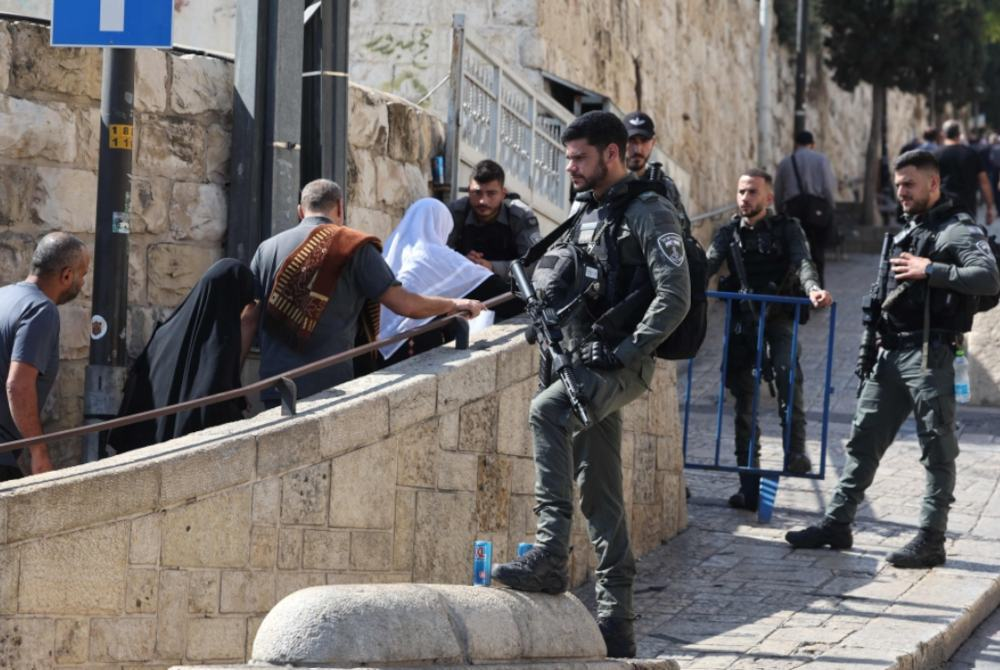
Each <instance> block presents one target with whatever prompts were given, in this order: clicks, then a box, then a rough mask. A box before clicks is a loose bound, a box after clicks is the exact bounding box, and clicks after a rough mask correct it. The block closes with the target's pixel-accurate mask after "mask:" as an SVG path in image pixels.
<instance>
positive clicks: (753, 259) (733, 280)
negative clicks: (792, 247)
mask: <svg viewBox="0 0 1000 670" xmlns="http://www.w3.org/2000/svg"><path fill="white" fill-rule="evenodd" d="M740 220H741V219H739V218H734V219H733V221H732V222H731V223H730V224H729V225H730V226H732V234H733V235H736V234H738V235H739V239H740V249H741V250H742V251H743V265H744V266H745V267H746V271H747V283H748V284H750V289H751V290H752V291H753V292H754V293H763V294H770V295H774V294H776V293H777V292H778V288H779V287H780V286H781V283H782V282H783V281H784V279H785V276H786V275H787V274H788V270H789V267H788V264H789V263H790V261H791V255H790V253H789V249H788V244H787V231H786V230H785V226H786V225H787V224H788V219H786V218H785V217H783V216H781V215H777V216H772V217H768V218H766V219H763V220H761V221H759V222H758V223H757V224H756V225H754V226H753V227H752V228H749V227H742V226H741V225H740ZM738 282H739V280H738V279H737V277H736V276H735V273H734V274H733V275H730V277H729V278H728V279H727V282H726V285H725V286H724V288H725V289H726V290H729V291H736V290H739V285H738Z"/></svg>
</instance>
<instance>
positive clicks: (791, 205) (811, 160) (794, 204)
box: [774, 130, 837, 285]
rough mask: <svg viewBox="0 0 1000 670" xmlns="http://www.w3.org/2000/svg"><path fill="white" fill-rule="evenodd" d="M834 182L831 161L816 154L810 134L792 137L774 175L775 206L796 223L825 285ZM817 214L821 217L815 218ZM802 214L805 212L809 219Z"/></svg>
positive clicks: (835, 187)
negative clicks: (789, 149) (790, 147)
mask: <svg viewBox="0 0 1000 670" xmlns="http://www.w3.org/2000/svg"><path fill="white" fill-rule="evenodd" d="M836 193H837V178H836V177H834V175H833V168H832V167H831V166H830V159H829V158H827V157H826V156H824V155H823V154H822V153H820V152H818V151H816V141H815V139H814V138H813V134H812V133H811V132H809V131H808V130H803V131H802V132H800V133H798V134H797V135H796V136H795V150H794V151H793V152H792V153H791V155H789V156H786V157H785V158H784V160H782V161H781V163H779V164H778V171H777V173H776V174H775V175H774V203H775V209H777V210H778V213H779V214H784V215H786V216H792V217H795V218H798V219H799V223H800V224H801V225H802V228H803V230H805V233H806V239H807V240H808V241H809V249H810V251H811V253H812V260H813V263H815V265H816V271H817V272H819V279H820V283H821V284H824V285H825V282H824V270H825V267H826V245H827V238H828V237H829V236H830V233H831V232H832V231H831V228H832V227H833V206H834V198H835V197H836ZM819 210H822V211H823V214H822V215H821V216H816V214H817V213H818V211H819ZM803 212H808V215H806V214H804V213H803Z"/></svg>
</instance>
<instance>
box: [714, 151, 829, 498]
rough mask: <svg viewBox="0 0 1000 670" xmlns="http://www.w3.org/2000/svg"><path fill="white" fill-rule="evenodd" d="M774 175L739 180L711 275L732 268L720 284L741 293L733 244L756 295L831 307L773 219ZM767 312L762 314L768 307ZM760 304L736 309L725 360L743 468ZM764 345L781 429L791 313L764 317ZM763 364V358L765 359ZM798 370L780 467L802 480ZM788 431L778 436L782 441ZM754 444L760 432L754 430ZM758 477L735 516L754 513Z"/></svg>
mask: <svg viewBox="0 0 1000 670" xmlns="http://www.w3.org/2000/svg"><path fill="white" fill-rule="evenodd" d="M771 187H772V180H771V175H769V174H768V173H767V172H765V171H763V170H758V169H753V170H748V171H746V172H745V173H743V175H742V176H741V177H740V179H739V182H738V184H737V189H736V201H737V205H738V206H739V214H738V215H736V216H734V217H733V218H732V220H731V221H729V223H727V224H725V225H724V226H722V227H721V228H719V230H718V231H717V232H716V234H715V238H714V239H713V240H712V245H711V246H710V247H709V249H708V254H707V255H708V274H709V276H712V275H714V274H715V273H716V272H718V271H719V268H720V267H721V266H722V262H723V261H727V260H728V261H729V269H730V272H731V274H730V276H729V277H727V278H726V279H725V280H723V281H722V282H721V284H720V288H721V289H722V290H724V291H733V292H736V291H739V290H740V288H741V287H740V280H739V278H738V277H737V276H736V271H735V269H734V262H733V253H734V251H733V249H732V245H733V243H734V242H735V244H736V245H738V247H739V248H740V250H741V252H742V254H741V255H742V257H743V265H744V266H745V268H746V273H747V277H746V281H747V283H748V285H749V289H750V290H751V291H752V292H753V293H757V294H766V295H777V294H779V293H780V294H785V295H793V294H795V293H799V294H800V295H801V294H804V295H806V296H808V297H809V299H810V301H811V302H812V304H813V306H814V307H826V306H827V305H829V304H831V303H832V302H833V297H832V296H831V295H830V293H829V291H825V290H823V288H822V287H821V286H820V284H819V275H818V274H817V272H816V266H815V265H814V264H813V262H812V259H811V256H810V254H809V244H808V243H807V242H806V237H805V233H804V232H803V230H802V226H800V225H799V222H798V220H797V219H793V218H789V217H786V216H784V215H781V214H772V213H771V212H770V208H771V206H772V205H773V204H774V192H773V191H772V188H771ZM765 309H766V308H765ZM760 310H761V305H760V303H756V304H753V305H751V304H747V303H743V304H740V305H737V306H734V311H733V316H732V325H733V327H732V328H731V332H730V340H729V342H730V345H729V359H728V366H727V375H726V386H727V388H729V390H730V392H731V393H732V394H733V396H734V397H735V398H736V416H735V433H736V459H737V463H738V464H739V465H741V466H745V465H747V464H748V463H749V462H750V461H749V458H748V455H749V453H748V447H749V444H750V433H751V424H752V418H753V417H752V414H753V396H754V390H755V377H754V366H755V363H756V352H755V349H756V341H757V328H756V325H755V324H754V323H753V319H752V318H749V319H748V318H745V317H746V316H747V315H749V314H755V315H756V314H760ZM766 317H767V318H766V323H765V329H764V338H765V341H766V343H767V346H768V349H769V352H770V364H771V368H772V369H773V375H774V376H773V380H774V383H775V385H776V386H777V387H778V401H779V402H778V406H779V410H780V411H779V414H780V420H781V425H782V428H784V427H785V417H786V415H787V414H786V413H787V408H788V404H787V403H788V400H789V383H788V377H789V367H790V365H791V358H792V342H793V337H792V335H793V323H792V319H793V318H794V309H793V308H791V307H788V306H777V305H775V306H772V307H771V308H770V310H769V311H768V312H766ZM765 360H766V359H765ZM802 382H803V377H802V369H801V367H800V366H799V362H798V360H796V361H795V390H794V392H793V393H792V425H791V433H790V434H791V441H790V444H789V445H788V450H787V452H788V454H787V459H786V463H785V468H786V469H787V470H788V471H789V472H794V473H805V472H809V470H810V469H811V468H812V463H810V461H809V457H808V456H807V455H806V453H805V449H806V415H805V410H804V408H803V400H802ZM784 434H785V432H784V431H782V435H784ZM755 436H756V438H758V439H759V437H760V431H759V430H756V431H755ZM759 456H760V443H759V442H755V444H754V462H755V463H756V461H757V459H758V457H759ZM759 488H760V477H758V476H756V475H747V474H741V475H740V490H739V492H737V493H735V494H734V495H733V496H732V497H730V498H729V505H730V506H731V507H736V508H738V509H748V510H756V509H757V504H758V491H759Z"/></svg>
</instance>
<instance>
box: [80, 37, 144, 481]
mask: <svg viewBox="0 0 1000 670" xmlns="http://www.w3.org/2000/svg"><path fill="white" fill-rule="evenodd" d="M134 82H135V51H134V50H132V49H105V50H104V72H103V82H102V85H101V147H100V159H99V164H98V172H97V180H98V181H97V221H96V225H95V241H94V263H93V265H94V293H93V301H92V317H91V341H90V360H89V363H88V365H87V370H86V377H85V389H86V392H85V395H84V403H83V404H84V407H83V413H84V420H85V421H86V422H87V423H93V422H96V421H102V420H105V419H109V418H112V417H114V416H115V415H116V414H117V413H118V407H119V405H120V404H121V388H122V386H123V380H124V377H125V370H126V367H125V366H126V365H127V362H128V351H127V349H126V343H125V326H126V323H127V310H128V243H129V232H130V230H129V216H130V210H131V203H130V199H131V197H130V192H131V178H132V142H133V138H134V125H133V89H134ZM99 446H100V444H99V439H98V435H88V436H87V440H86V443H85V447H84V460H85V461H87V462H90V461H95V460H97V458H98V456H99V451H100V449H99Z"/></svg>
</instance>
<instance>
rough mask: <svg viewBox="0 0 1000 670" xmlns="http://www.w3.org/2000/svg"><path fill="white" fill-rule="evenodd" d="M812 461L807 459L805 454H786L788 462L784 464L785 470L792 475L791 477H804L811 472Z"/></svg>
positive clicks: (796, 452)
mask: <svg viewBox="0 0 1000 670" xmlns="http://www.w3.org/2000/svg"><path fill="white" fill-rule="evenodd" d="M812 467H813V464H812V461H810V460H809V457H808V456H806V455H805V452H801V451H793V452H791V453H790V454H788V460H787V462H786V463H785V470H787V471H788V472H790V473H792V474H793V475H804V474H807V473H809V472H811V471H812Z"/></svg>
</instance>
